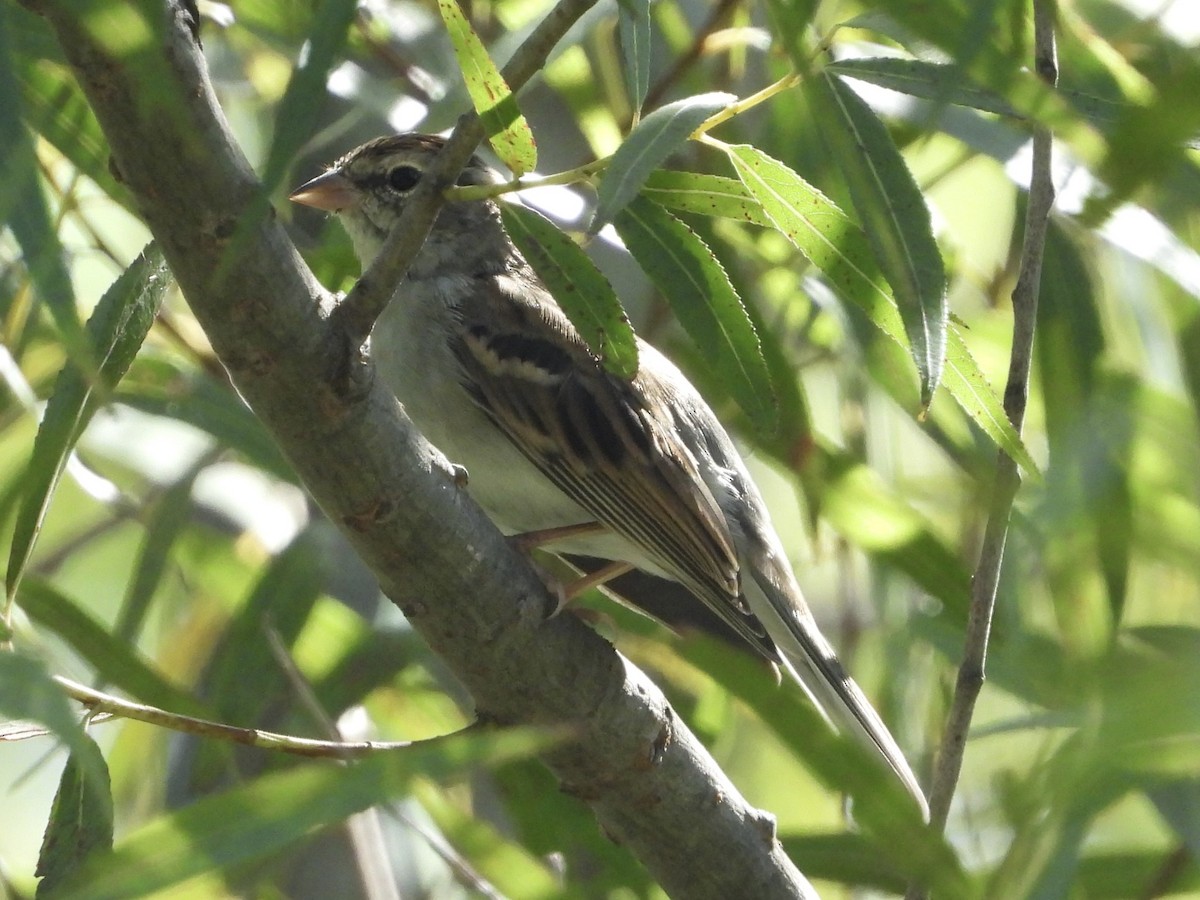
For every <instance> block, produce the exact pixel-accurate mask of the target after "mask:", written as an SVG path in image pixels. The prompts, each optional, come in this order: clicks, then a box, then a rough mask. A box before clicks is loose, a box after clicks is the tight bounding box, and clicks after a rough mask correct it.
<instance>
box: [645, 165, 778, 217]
mask: <svg viewBox="0 0 1200 900" xmlns="http://www.w3.org/2000/svg"><path fill="white" fill-rule="evenodd" d="M642 195H643V196H644V197H646V198H648V199H650V200H653V201H654V202H655V203H657V204H658V205H659V206H665V207H666V208H667V209H674V210H678V211H679V212H686V213H695V214H696V215H698V216H719V217H720V218H723V219H738V220H740V221H743V222H749V223H751V224H752V225H762V226H764V227H766V228H774V227H775V224H774V223H773V222H772V221H771V219H770V217H769V216H768V215H767V214H766V213H765V212H763V208H762V204H761V203H759V202H758V200H757V199H755V198H754V196H753V195H752V194H751V193H750V191H748V190H747V189H746V186H745V185H744V184H742V183H741V182H740V181H738V180H737V179H735V178H725V177H723V176H721V175H698V174H696V173H694V172H675V171H672V170H670V169H658V170H656V171H654V172H651V173H650V177H649V178H647V179H646V186H645V187H643V188H642Z"/></svg>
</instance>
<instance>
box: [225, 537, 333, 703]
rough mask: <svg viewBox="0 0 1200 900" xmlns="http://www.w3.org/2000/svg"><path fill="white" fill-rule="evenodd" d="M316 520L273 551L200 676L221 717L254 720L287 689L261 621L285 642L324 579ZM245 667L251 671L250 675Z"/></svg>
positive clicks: (300, 625) (291, 638)
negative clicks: (206, 670)
mask: <svg viewBox="0 0 1200 900" xmlns="http://www.w3.org/2000/svg"><path fill="white" fill-rule="evenodd" d="M321 533H322V532H321V526H319V525H317V524H312V525H310V526H309V527H308V528H306V529H305V530H304V531H302V532H301V533H300V534H299V535H297V536H296V537H295V538H294V539H293V540H292V542H291V543H290V544H288V546H287V547H286V548H285V549H284V551H283V552H282V553H280V554H279V555H278V556H276V557H275V559H273V560H272V561H271V563H270V565H269V566H268V567H267V569H266V571H265V572H264V573H263V575H262V577H261V578H260V579H259V580H258V582H257V583H256V584H255V585H254V587H253V588H252V589H251V590H250V595H249V597H248V598H247V599H246V602H245V603H243V604H242V607H241V609H240V610H239V611H238V614H237V616H236V617H235V618H234V619H233V621H232V622H230V624H229V628H228V630H227V631H226V632H225V634H224V635H223V636H222V638H221V643H220V646H219V647H218V649H217V650H215V651H214V652H213V657H212V664H211V666H210V668H209V670H208V672H207V673H206V676H205V679H204V688H205V689H204V692H203V694H204V696H207V697H211V698H213V700H212V702H213V704H214V706H215V708H216V710H217V713H218V715H219V717H220V718H221V719H222V720H223V721H228V722H236V723H242V724H247V725H250V724H254V723H257V722H258V721H259V718H260V716H261V715H262V713H263V710H265V709H266V708H267V707H268V706H270V705H271V704H272V703H273V702H276V701H278V700H279V698H280V695H281V694H283V693H284V692H286V690H287V678H286V676H285V675H284V673H283V671H282V670H281V669H280V668H279V665H278V664H277V663H276V661H275V657H274V656H273V655H272V653H271V649H270V645H269V644H268V642H267V641H266V640H264V637H263V628H264V623H266V622H269V623H270V627H271V628H272V629H273V630H274V631H275V632H276V633H277V634H278V636H279V638H280V640H281V641H282V642H283V645H284V646H285V647H290V646H291V645H292V644H293V642H294V641H295V640H296V636H297V635H298V634H299V633H300V630H301V629H302V628H303V627H304V623H305V622H306V621H307V619H308V615H309V613H310V612H311V610H312V608H313V605H314V604H315V603H316V602H317V598H318V597H319V596H320V593H321V586H322V585H323V584H324V581H325V578H324V571H323V569H324V563H323V560H324V559H325V554H324V553H322V552H321V550H322V548H321V544H320V542H321ZM247 672H254V673H255V676H254V678H252V679H248V678H246V673H247Z"/></svg>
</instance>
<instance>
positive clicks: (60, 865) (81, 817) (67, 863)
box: [34, 735, 113, 897]
mask: <svg viewBox="0 0 1200 900" xmlns="http://www.w3.org/2000/svg"><path fill="white" fill-rule="evenodd" d="M81 755H86V756H87V757H88V760H87V762H86V763H84V762H82V761H81V759H80V757H81ZM95 771H98V772H101V773H103V779H102V781H100V782H96V781H95V780H92V779H89V778H88V777H87V775H86V773H87V772H95ZM112 843H113V802H112V786H111V784H110V781H109V778H108V766H107V765H106V764H105V762H104V755H103V754H102V753H101V752H100V748H99V747H98V746H96V742H95V741H93V740H92V739H91V738H90V737H88V736H87V735H84V738H83V743H81V744H80V745H79V747H78V748H77V749H76V750H73V751H72V752H71V755H70V756H69V757H68V758H67V764H66V766H65V767H64V768H63V773H62V778H61V779H60V780H59V782H58V791H57V793H55V795H54V804H53V805H52V806H51V808H50V821H49V822H47V823H46V833H45V835H44V836H43V837H42V849H41V851H40V852H39V853H38V861H37V869H36V871H35V872H34V874H35V875H37V876H39V877H40V878H41V879H42V880H41V882H40V883H39V884H38V889H37V896H38V897H51V896H54V891H56V890H57V889H58V887H59V886H60V885H61V884H62V883H63V882H64V881H65V880H66V879H67V878H68V877H69V876H71V875H72V874H73V873H74V872H76V871H77V870H78V869H79V867H80V866H81V865H83V863H84V862H85V861H86V860H87V859H88V857H89V856H91V855H92V854H93V853H95V852H97V851H106V850H111V849H112Z"/></svg>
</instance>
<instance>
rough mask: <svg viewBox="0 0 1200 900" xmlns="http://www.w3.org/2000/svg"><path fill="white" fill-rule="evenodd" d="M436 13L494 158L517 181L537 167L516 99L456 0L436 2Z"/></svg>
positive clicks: (533, 147) (535, 150) (527, 129)
mask: <svg viewBox="0 0 1200 900" xmlns="http://www.w3.org/2000/svg"><path fill="white" fill-rule="evenodd" d="M438 10H439V11H440V12H441V14H442V21H443V22H445V23H446V31H447V32H448V33H449V34H450V41H451V43H452V44H453V45H454V55H455V56H456V57H457V58H458V65H459V67H460V68H461V69H462V73H463V79H464V80H465V81H466V84H467V93H468V94H470V95H471V102H472V103H473V104H474V105H475V111H476V112H478V113H479V118H480V119H481V120H482V122H483V126H484V128H485V129H486V130H487V133H488V139H489V140H490V141H491V144H492V148H493V149H494V150H495V151H496V155H497V156H499V157H500V159H502V160H503V161H504V164H505V165H506V166H508V168H509V170H510V171H511V172H512V173H513V175H515V176H517V177H518V178H519V177H520V176H522V175H524V174H525V173H527V172H532V171H533V170H534V169H535V168H537V144H536V143H535V142H534V140H533V132H532V131H531V130H530V128H529V123H528V122H526V121H525V117H524V116H523V115H521V110H520V109H519V108H518V107H517V98H516V97H515V96H514V95H513V93H512V91H511V90H510V89H509V87H508V85H507V84H506V83H505V81H504V77H503V76H502V75H501V74H500V70H499V69H497V68H496V65H495V63H493V62H492V59H491V57H490V56H488V52H487V48H486V47H484V46H483V41H481V40H480V39H479V35H477V34H476V33H475V30H474V29H473V28H472V27H471V23H470V22H468V21H467V18H466V16H464V15H463V11H462V9H461V8H460V7H459V5H458V0H438Z"/></svg>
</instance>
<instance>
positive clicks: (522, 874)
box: [413, 780, 562, 898]
mask: <svg viewBox="0 0 1200 900" xmlns="http://www.w3.org/2000/svg"><path fill="white" fill-rule="evenodd" d="M413 793H414V794H415V796H416V797H417V799H418V800H419V801H420V803H421V806H422V808H423V809H424V810H425V811H426V812H427V813H429V816H430V818H432V819H433V821H434V823H435V824H436V825H437V827H438V830H439V831H440V832H441V833H442V834H443V835H445V836H446V839H447V840H449V841H450V843H451V844H453V845H454V848H455V849H456V850H458V852H459V853H461V854H462V855H463V856H464V857H465V858H466V859H467V860H468V861H469V862H470V864H471V866H472V868H473V869H474V870H475V872H476V874H478V875H480V876H482V877H484V878H486V879H487V880H488V882H490V883H491V884H492V885H494V886H495V888H496V889H497V890H498V891H499V892H500V893H499V895H498V896H503V897H529V898H537V897H546V898H551V897H560V896H561V895H562V886H561V885H560V884H559V882H558V878H557V877H556V876H555V874H554V873H553V872H551V871H550V870H549V869H548V868H547V867H546V866H545V864H544V863H543V862H542V861H541V860H540V859H538V858H537V857H536V856H534V855H533V854H531V853H530V852H529V851H528V850H526V849H525V848H524V847H521V846H520V845H518V844H515V843H513V842H512V841H511V840H508V839H506V838H505V837H504V836H502V835H501V834H500V833H499V832H497V830H496V828H495V826H493V825H492V824H491V823H489V822H486V821H484V820H483V819H481V818H479V817H478V816H477V815H475V814H474V813H473V812H466V811H463V810H462V809H459V808H458V807H457V806H456V805H455V804H454V803H453V802H451V800H450V798H449V797H447V795H446V793H445V792H444V791H442V790H441V789H439V788H438V787H437V786H435V785H431V784H429V783H428V782H426V781H423V780H422V781H418V782H417V783H416V784H414V785H413Z"/></svg>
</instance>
